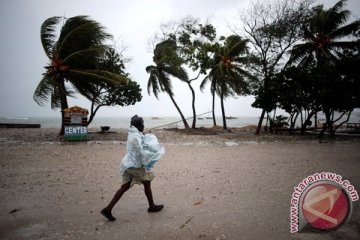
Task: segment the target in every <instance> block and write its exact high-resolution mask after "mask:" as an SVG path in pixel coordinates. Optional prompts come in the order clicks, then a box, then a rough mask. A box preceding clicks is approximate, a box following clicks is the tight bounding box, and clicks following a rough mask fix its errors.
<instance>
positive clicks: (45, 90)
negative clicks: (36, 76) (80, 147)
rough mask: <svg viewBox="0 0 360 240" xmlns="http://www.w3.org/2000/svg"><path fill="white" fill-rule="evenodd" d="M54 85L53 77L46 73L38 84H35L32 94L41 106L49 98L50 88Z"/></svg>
mask: <svg viewBox="0 0 360 240" xmlns="http://www.w3.org/2000/svg"><path fill="white" fill-rule="evenodd" d="M53 87H54V79H53V78H52V77H49V76H48V75H44V77H43V78H42V79H41V81H40V82H39V84H38V85H37V87H36V89H35V92H34V94H33V99H34V101H35V102H36V103H37V104H38V105H40V106H43V105H44V104H45V102H47V101H48V100H49V97H50V96H51V93H52V90H53Z"/></svg>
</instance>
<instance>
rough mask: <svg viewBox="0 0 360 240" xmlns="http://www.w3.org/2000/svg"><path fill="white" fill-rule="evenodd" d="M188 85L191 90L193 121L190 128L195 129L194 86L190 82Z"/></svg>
mask: <svg viewBox="0 0 360 240" xmlns="http://www.w3.org/2000/svg"><path fill="white" fill-rule="evenodd" d="M188 85H189V88H190V90H191V95H192V110H193V122H192V125H191V128H193V129H195V128H196V110H195V91H194V88H193V87H192V86H191V83H190V82H188Z"/></svg>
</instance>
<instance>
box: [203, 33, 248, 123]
mask: <svg viewBox="0 0 360 240" xmlns="http://www.w3.org/2000/svg"><path fill="white" fill-rule="evenodd" d="M246 44H247V40H243V39H242V38H241V37H239V36H236V35H231V36H229V37H227V38H226V40H225V43H224V46H222V47H220V48H219V49H218V51H217V52H215V54H214V57H213V67H212V68H211V70H210V72H209V74H208V75H207V76H206V78H205V79H204V81H203V82H202V83H201V85H200V87H201V88H204V86H205V84H206V83H207V82H208V81H210V82H211V87H210V89H211V92H212V93H213V94H214V93H216V94H217V95H218V96H219V97H220V101H221V112H222V118H223V128H224V129H227V125H226V115H225V107H224V99H225V98H227V97H229V96H234V95H238V94H249V93H250V91H249V88H248V83H247V81H246V80H245V77H249V78H251V77H252V76H251V75H250V74H249V73H248V72H247V71H245V70H244V69H242V65H243V64H245V63H246V62H247V58H246V57H242V55H244V54H246V53H247V51H248V50H247V46H246Z"/></svg>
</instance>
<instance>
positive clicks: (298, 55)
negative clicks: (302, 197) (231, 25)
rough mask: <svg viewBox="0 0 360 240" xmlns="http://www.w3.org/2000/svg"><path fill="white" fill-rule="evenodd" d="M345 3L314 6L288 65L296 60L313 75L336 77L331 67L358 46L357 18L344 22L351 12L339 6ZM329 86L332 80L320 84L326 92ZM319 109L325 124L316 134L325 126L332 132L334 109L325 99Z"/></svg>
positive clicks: (335, 65)
mask: <svg viewBox="0 0 360 240" xmlns="http://www.w3.org/2000/svg"><path fill="white" fill-rule="evenodd" d="M345 3H346V0H340V1H339V2H337V3H336V4H335V5H334V6H333V7H332V8H330V9H328V10H324V9H323V6H318V7H316V8H314V15H313V17H312V18H311V19H310V20H309V22H308V24H306V26H304V40H305V42H304V43H301V44H298V45H296V46H294V48H293V50H291V57H290V60H289V62H288V64H293V63H298V64H299V66H300V67H302V68H308V67H309V66H311V65H313V66H315V69H316V73H315V74H319V75H323V76H326V75H328V77H325V79H328V80H332V79H336V76H334V75H333V73H332V71H331V70H332V69H331V68H339V65H341V61H343V60H342V56H343V54H344V53H345V52H347V51H348V52H352V51H356V50H357V49H359V47H360V42H359V38H358V37H356V34H357V33H358V32H359V30H360V21H359V20H356V21H353V22H351V23H348V24H346V22H347V20H348V19H349V16H350V14H351V12H350V11H348V10H344V9H343V7H344V4H345ZM331 66H333V67H331ZM315 74H314V75H315ZM339 74H340V73H339ZM333 77H335V78H333ZM325 79H324V80H325ZM331 85H332V83H330V85H328V86H325V85H323V86H322V92H325V93H326V92H328V91H327V90H326V89H327V87H329V86H331ZM323 111H324V113H325V116H326V123H325V124H324V127H323V130H322V132H321V133H320V135H322V133H324V132H325V130H326V128H328V129H329V131H330V134H331V135H333V134H334V131H333V126H332V121H331V117H330V115H331V112H332V111H334V110H333V109H332V106H331V105H330V103H329V102H327V101H325V102H324V103H323Z"/></svg>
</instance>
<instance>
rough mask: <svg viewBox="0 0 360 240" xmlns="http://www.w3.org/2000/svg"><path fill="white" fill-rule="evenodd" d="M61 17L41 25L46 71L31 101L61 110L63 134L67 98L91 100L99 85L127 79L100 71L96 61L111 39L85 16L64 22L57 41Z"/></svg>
mask: <svg viewBox="0 0 360 240" xmlns="http://www.w3.org/2000/svg"><path fill="white" fill-rule="evenodd" d="M61 20H63V18H62V17H51V18H48V19H47V20H45V21H44V23H43V24H42V25H41V32H40V34H41V35H40V36H41V42H42V45H43V48H44V50H45V53H46V55H47V57H48V58H49V60H50V62H49V64H48V65H47V66H46V67H45V68H46V69H47V71H46V72H45V73H44V74H43V78H42V80H41V81H40V83H39V84H38V86H37V88H36V90H35V92H34V96H33V97H34V100H35V102H36V103H38V104H39V105H43V104H44V103H45V102H47V101H48V100H50V101H51V108H52V109H57V108H60V109H61V115H62V126H61V131H60V135H63V134H64V112H63V110H64V109H66V108H68V107H69V106H68V101H67V97H68V96H74V93H76V92H77V93H80V94H81V95H83V96H84V97H86V98H87V99H89V100H91V99H92V95H93V92H94V88H95V87H96V85H97V84H98V83H100V82H107V83H111V84H114V85H118V84H126V82H127V79H126V78H125V77H124V76H121V75H118V74H116V73H112V72H110V71H107V70H106V69H101V67H100V64H98V63H99V59H100V58H101V56H102V55H103V53H104V52H105V51H106V50H107V49H108V46H107V45H105V44H104V42H105V41H106V40H108V39H110V38H111V35H109V34H108V33H106V32H105V30H104V28H103V27H102V26H101V25H100V24H99V23H97V22H96V21H93V20H91V19H90V18H89V17H88V16H75V17H72V18H68V19H64V20H66V21H65V23H63V26H62V27H61V29H60V33H59V37H58V38H57V34H56V31H57V27H58V25H59V24H60V22H61Z"/></svg>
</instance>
